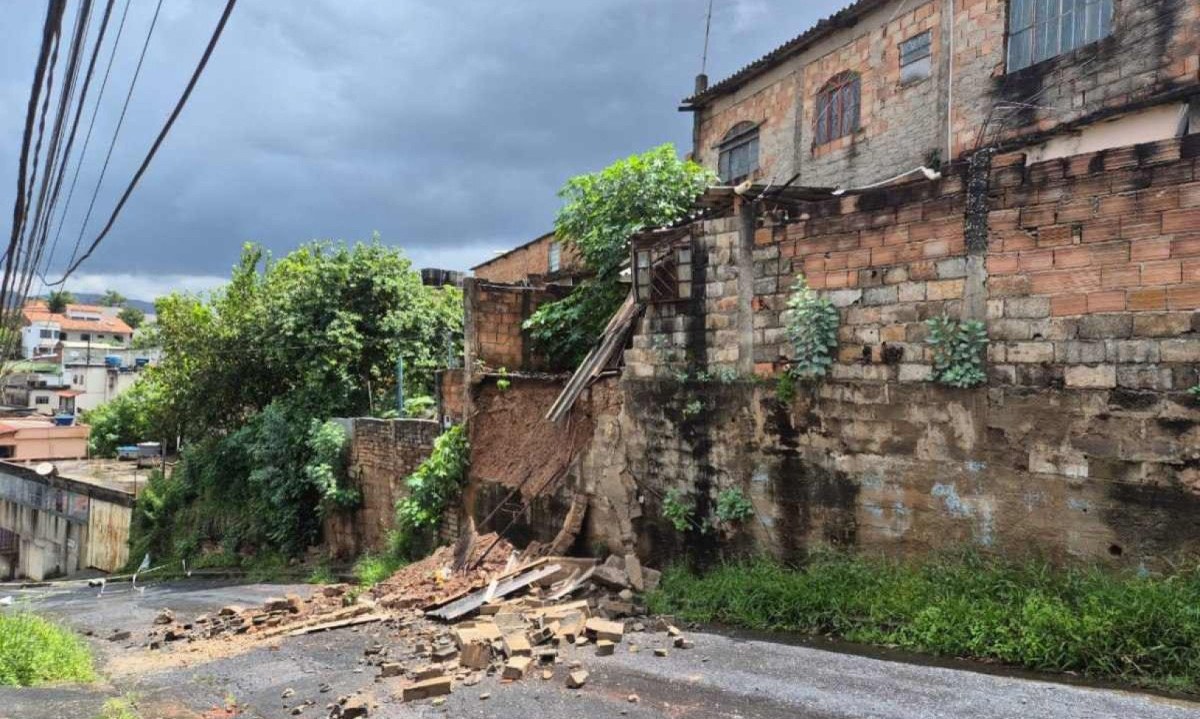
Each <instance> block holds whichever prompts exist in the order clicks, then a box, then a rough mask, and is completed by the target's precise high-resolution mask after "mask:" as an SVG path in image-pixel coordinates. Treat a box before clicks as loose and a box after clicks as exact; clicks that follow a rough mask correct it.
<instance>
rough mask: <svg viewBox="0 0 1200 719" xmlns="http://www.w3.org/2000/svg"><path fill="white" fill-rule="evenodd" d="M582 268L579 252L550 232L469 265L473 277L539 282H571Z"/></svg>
mask: <svg viewBox="0 0 1200 719" xmlns="http://www.w3.org/2000/svg"><path fill="white" fill-rule="evenodd" d="M581 269H582V264H581V262H580V259H579V255H578V253H577V252H575V250H573V249H572V248H571V247H570V246H568V245H565V244H563V243H562V242H561V241H559V240H558V239H556V238H555V235H554V233H553V232H547V233H546V234H544V235H542V236H541V237H538V238H536V239H533V240H530V241H529V242H526V243H525V244H523V245H518V246H517V247H514V248H512V249H511V250H509V251H507V252H505V253H504V254H501V255H497V256H495V257H493V258H492V259H490V260H488V261H487V262H481V263H479V264H478V265H475V266H474V267H472V268H471V272H472V273H473V274H474V275H475V277H476V278H478V279H480V280H483V281H485V282H502V283H505V284H533V285H540V284H544V283H548V282H552V283H554V284H567V285H569V284H571V283H572V277H573V276H574V275H575V274H576V273H578V272H579V271H580V270H581Z"/></svg>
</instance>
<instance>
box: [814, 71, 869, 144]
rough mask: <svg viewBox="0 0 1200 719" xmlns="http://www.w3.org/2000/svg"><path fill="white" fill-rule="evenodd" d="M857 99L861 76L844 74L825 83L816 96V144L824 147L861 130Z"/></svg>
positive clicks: (852, 73)
mask: <svg viewBox="0 0 1200 719" xmlns="http://www.w3.org/2000/svg"><path fill="white" fill-rule="evenodd" d="M858 99H859V82H858V73H855V72H843V73H842V74H840V75H836V76H834V77H833V78H831V79H830V80H829V82H827V83H825V87H824V88H823V89H822V90H821V92H819V93H817V119H816V132H815V133H814V140H813V144H814V145H824V144H825V143H826V142H829V141H831V140H836V139H837V138H839V137H842V136H844V135H849V134H850V133H852V132H854V131H855V130H857V129H858Z"/></svg>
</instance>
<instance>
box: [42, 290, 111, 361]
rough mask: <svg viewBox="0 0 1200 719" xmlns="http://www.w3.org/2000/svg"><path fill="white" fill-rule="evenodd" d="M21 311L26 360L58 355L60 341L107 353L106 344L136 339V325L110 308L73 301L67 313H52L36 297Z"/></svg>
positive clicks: (108, 345)
mask: <svg viewBox="0 0 1200 719" xmlns="http://www.w3.org/2000/svg"><path fill="white" fill-rule="evenodd" d="M21 314H22V317H23V319H24V327H23V328H22V329H21V354H22V356H23V357H25V358H26V359H32V358H35V357H42V356H46V355H52V354H55V353H56V352H57V351H58V344H59V342H64V343H68V344H70V343H80V344H82V345H83V346H85V347H95V348H97V351H98V352H100V353H103V351H104V349H105V348H106V347H111V348H123V347H128V346H129V343H130V340H131V339H133V328H132V327H130V326H129V325H127V324H125V322H124V321H123V320H122V319H121V318H120V317H117V316H116V314H115V313H114V311H113V308H110V307H100V306H97V305H76V304H73V305H67V309H66V311H65V312H51V311H50V308H49V307H47V306H46V303H45V302H44V301H42V300H35V301H32V302H29V303H28V304H26V305H25V308H24V309H23V310H22V312H21Z"/></svg>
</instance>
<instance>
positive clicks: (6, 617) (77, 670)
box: [0, 612, 96, 687]
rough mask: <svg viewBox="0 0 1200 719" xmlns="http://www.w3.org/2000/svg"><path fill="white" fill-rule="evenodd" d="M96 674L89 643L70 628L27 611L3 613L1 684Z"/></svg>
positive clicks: (27, 683) (84, 678)
mask: <svg viewBox="0 0 1200 719" xmlns="http://www.w3.org/2000/svg"><path fill="white" fill-rule="evenodd" d="M95 678H96V675H95V672H94V671H93V670H92V655H91V653H90V652H88V648H87V645H86V644H85V643H84V642H83V640H82V639H81V638H79V637H78V636H76V635H75V634H73V633H72V632H71V631H69V630H67V629H64V628H63V627H61V626H59V625H57V624H54V623H53V622H49V621H47V620H45V619H43V618H41V617H38V616H36V615H33V614H29V613H27V612H21V613H17V614H0V685H5V686H22V687H27V686H33V685H36V684H45V683H47V682H57V681H69V682H90V681H93V680H95Z"/></svg>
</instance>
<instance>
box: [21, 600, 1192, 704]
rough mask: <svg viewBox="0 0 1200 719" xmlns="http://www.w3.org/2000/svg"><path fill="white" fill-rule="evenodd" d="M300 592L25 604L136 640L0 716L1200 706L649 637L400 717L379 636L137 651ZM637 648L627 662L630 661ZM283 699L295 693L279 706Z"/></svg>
mask: <svg viewBox="0 0 1200 719" xmlns="http://www.w3.org/2000/svg"><path fill="white" fill-rule="evenodd" d="M310 590H311V588H310V587H305V586H299V587H297V586H286V585H261V584H260V585H245V586H229V585H221V584H217V583H213V582H211V581H199V582H197V581H193V582H187V583H178V584H159V585H154V586H149V587H147V588H146V590H145V592H144V593H142V592H134V591H131V589H130V588H129V586H128V585H124V586H111V587H109V588H107V589H106V591H105V595H104V596H103V597H101V598H97V597H96V590H95V589H89V588H82V587H73V588H70V589H66V590H57V589H37V590H28V591H26V592H22V593H20V595H19V596H23V598H24V599H26V600H28V601H29V603H30V604H31V606H32V608H34V609H36V610H37V611H40V612H43V613H46V614H51V615H54V616H57V617H60V618H62V619H64V620H66V621H67V622H68V623H70V624H71V625H72V626H74V627H76V628H79V629H81V630H83V629H87V630H91V631H92V632H94V633H95V634H96V635H97V636H100V637H102V636H106V635H108V634H110V633H111V632H112V630H113V629H127V630H129V631H131V632H133V636H132V638H131V639H130V640H129V641H127V642H109V641H106V640H103V639H94V640H93V643H94V646H95V647H96V648H97V651H98V653H99V655H100V660H99V668H100V670H101V671H102V672H106V671H107V672H111V678H110V680H109V681H108V682H106V683H104V684H101V685H98V686H96V687H93V688H42V689H0V717H14V718H15V717H21V718H22V719H81V718H82V719H90V718H91V717H95V716H98V714H99V708H100V705H101V704H102V703H103V701H104V699H105V698H107V697H110V696H117V695H122V694H127V693H133V694H134V695H136V696H137V697H138V698H139V707H140V709H141V712H142V714H143V717H145V719H152V718H153V717H165V718H167V719H175V718H179V719H184V718H187V719H195V718H196V717H205V716H206V713H207V716H209V717H214V716H225V714H224V713H219V712H218V711H214V710H220V709H221V708H222V707H225V706H227V705H230V706H232V705H236V706H237V707H238V708H240V709H241V711H242V714H240V716H244V717H268V718H271V719H274V718H275V717H293V716H299V717H321V718H323V717H325V716H326V715H327V711H326V706H327V705H328V704H329V703H330V702H332V701H334V700H335V699H336V698H337V697H339V696H343V695H350V694H354V693H355V692H358V691H360V690H361V691H362V692H363V693H364V695H369V696H370V697H371V698H372V699H373V701H374V702H376V704H377V706H375V708H373V709H372V711H371V714H370V716H371V717H373V718H374V717H384V718H387V717H397V718H399V717H479V718H481V719H482V718H485V717H486V718H498V719H499V718H506V717H519V718H521V719H532V718H533V717H542V716H549V717H555V719H571V718H574V717H579V718H581V719H582V718H585V717H586V718H591V717H616V716H628V717H727V718H731V719H732V718H736V717H745V718H747V719H749V718H751V717H762V718H763V719H784V718H785V717H786V718H788V719H797V718H801V719H833V718H839V719H840V718H846V719H850V718H854V719H864V718H867V717H880V718H887V719H933V718H939V717H946V718H950V717H953V718H955V719H957V718H959V717H971V718H972V719H991V718H996V719H999V718H1001V717H1003V718H1006V719H1007V718H1012V717H1018V718H1021V719H1025V718H1026V717H1028V718H1034V717H1036V718H1038V719H1068V718H1070V719H1076V718H1078V719H1083V718H1085V717H1086V718H1089V719H1090V718H1097V719H1099V718H1102V717H1104V718H1107V717H1137V718H1139V719H1184V718H1185V717H1195V718H1197V719H1200V704H1190V703H1187V702H1181V701H1176V700H1171V699H1164V698H1160V697H1155V696H1150V695H1144V694H1137V693H1131V692H1122V691H1116V690H1111V689H1096V688H1088V687H1079V686H1066V685H1063V684H1059V683H1054V682H1051V681H1039V680H1031V679H1028V678H1018V677H1009V676H1000V675H995V674H984V673H978V672H972V671H964V670H961V669H956V668H944V667H931V666H922V665H915V664H906V663H901V662H896V661H887V660H882V659H877V658H870V657H863V656H856V655H852V654H845V653H838V652H830V651H824V650H821V649H815V648H811V647H805V646H793V645H788V644H780V643H774V642H769V641H763V640H760V639H749V638H741V637H729V636H723V635H718V634H704V633H695V632H692V633H688V637H689V638H691V639H692V640H693V641H694V642H695V647H694V648H692V649H686V650H681V649H675V648H670V649H669V653H668V656H666V657H656V656H654V652H653V649H654V648H656V647H668V646H669V640H668V637H666V635H665V634H661V633H660V634H651V633H634V634H630V635H627V636H626V638H625V641H624V642H623V643H622V644H620V645H618V647H617V652H616V654H614V655H613V656H610V657H597V656H594V649H591V648H590V647H583V648H575V647H571V648H567V649H565V650H563V651H562V658H563V661H564V662H569V661H571V660H578V661H580V662H581V663H582V664H583V669H585V670H586V671H588V672H589V674H590V677H589V679H588V682H587V684H586V685H585V686H584V687H583V688H582V689H580V690H572V689H567V688H566V687H565V679H566V675H567V668H566V666H565V665H563V664H560V665H559V666H557V667H556V668H555V675H554V678H553V679H551V680H543V679H542V678H541V676H540V670H537V671H533V672H531V675H530V676H529V677H528V678H526V679H525V680H524V681H521V682H515V683H508V684H505V683H501V682H500V681H499V680H498V679H497V678H495V677H488V678H485V679H484V680H483V681H482V682H481V683H480V684H478V685H476V686H473V687H465V686H456V687H455V690H454V693H453V694H452V695H450V696H449V697H447V700H446V702H445V704H444V705H442V706H433V705H432V703H431V702H430V701H423V702H417V703H408V704H404V703H401V702H400V701H399V700H398V699H397V698H396V695H397V694H398V693H399V688H400V686H402V684H403V683H404V680H402V679H386V680H382V681H377V680H376V679H375V674H376V673H377V670H376V669H375V668H374V667H370V666H367V665H365V664H364V663H363V661H364V660H363V657H364V653H363V649H364V648H365V647H366V646H367V645H368V644H370V643H372V642H374V641H382V642H383V643H384V644H385V645H387V644H388V643H389V642H395V641H398V639H397V638H396V637H395V636H394V635H392V634H391V630H390V629H388V628H387V627H385V626H384V625H378V624H376V625H364V626H362V627H358V628H354V629H342V630H337V631H333V632H326V633H322V634H312V635H308V636H303V637H297V638H293V639H287V640H283V641H279V642H275V643H272V644H267V643H262V644H261V645H256V646H255V647H253V648H252V649H250V650H249V651H247V652H244V653H241V654H236V655H234V656H223V657H216V658H211V657H205V656H201V655H196V656H195V657H194V658H192V657H191V656H190V655H188V654H187V651H186V647H172V648H171V649H170V650H168V651H165V652H160V653H152V652H148V651H147V650H145V649H143V648H141V647H140V643H141V642H140V639H141V638H142V637H144V636H145V632H146V631H147V630H148V629H149V628H150V623H151V620H152V619H153V617H154V615H155V613H156V612H157V610H158V609H160V608H162V607H170V608H171V609H172V610H174V611H175V613H176V615H177V616H178V617H180V618H189V617H190V616H192V615H194V614H199V613H203V612H213V611H215V610H216V609H218V608H220V607H221V606H223V605H225V604H244V605H250V604H254V603H257V602H261V601H262V600H263V599H264V598H266V597H268V596H277V595H282V594H284V593H287V592H296V593H299V594H306V593H307V592H308V591H310ZM633 645H636V646H637V647H638V650H637V651H636V652H633V651H631V650H630V649H631V646H633ZM181 660H186V661H187V665H186V666H184V665H182V663H181ZM323 688H325V689H326V691H322V689H323ZM288 689H291V690H292V692H293V693H292V694H291V695H290V696H289V697H287V698H286V699H284V698H283V695H284V693H285V690H288ZM482 695H487V698H481V696H482ZM631 696H632V698H634V699H635V700H636V701H630V699H631ZM306 702H307V705H305V703H306ZM301 705H305V706H303V708H302V709H301V711H300V713H299V714H293V711H294V709H295V708H296V707H297V706H301Z"/></svg>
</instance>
